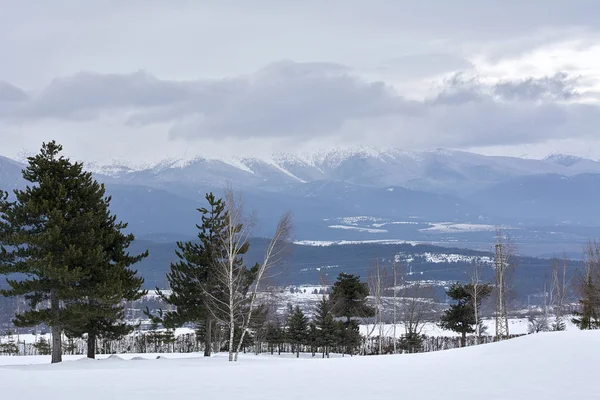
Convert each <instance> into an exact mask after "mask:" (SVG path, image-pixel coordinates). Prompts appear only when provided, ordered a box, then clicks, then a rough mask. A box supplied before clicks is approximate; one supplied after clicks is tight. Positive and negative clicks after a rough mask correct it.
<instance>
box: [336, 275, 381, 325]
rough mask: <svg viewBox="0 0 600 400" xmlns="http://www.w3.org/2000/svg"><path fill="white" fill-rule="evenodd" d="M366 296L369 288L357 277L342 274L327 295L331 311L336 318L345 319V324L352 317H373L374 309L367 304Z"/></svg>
mask: <svg viewBox="0 0 600 400" xmlns="http://www.w3.org/2000/svg"><path fill="white" fill-rule="evenodd" d="M367 296H369V287H368V285H367V284H366V283H364V282H361V281H360V277H359V276H357V275H352V274H346V273H343V272H342V273H340V275H339V276H338V278H337V281H336V282H335V284H334V285H333V290H332V291H331V294H330V295H329V301H330V302H331V311H332V313H333V315H335V316H336V317H346V322H347V323H349V322H350V320H351V319H352V318H354V317H359V318H367V317H373V316H374V315H375V309H374V308H373V307H371V306H369V305H368V304H367Z"/></svg>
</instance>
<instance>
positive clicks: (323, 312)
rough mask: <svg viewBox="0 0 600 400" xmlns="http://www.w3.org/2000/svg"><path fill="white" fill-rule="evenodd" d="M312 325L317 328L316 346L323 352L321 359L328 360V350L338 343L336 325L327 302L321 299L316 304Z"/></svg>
mask: <svg viewBox="0 0 600 400" xmlns="http://www.w3.org/2000/svg"><path fill="white" fill-rule="evenodd" d="M314 323H315V326H316V328H317V344H318V346H320V347H321V348H322V350H323V358H325V356H327V358H329V351H330V349H331V348H332V347H333V346H335V344H336V343H337V342H338V341H339V338H338V337H337V330H336V323H335V320H334V318H333V314H332V313H331V305H330V303H329V301H328V300H327V299H326V298H325V297H323V298H322V299H321V301H320V302H319V303H318V304H317V308H316V310H315V316H314Z"/></svg>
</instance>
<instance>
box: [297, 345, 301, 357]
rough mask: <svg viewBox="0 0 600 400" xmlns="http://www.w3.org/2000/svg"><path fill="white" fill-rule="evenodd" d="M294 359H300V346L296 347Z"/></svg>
mask: <svg viewBox="0 0 600 400" xmlns="http://www.w3.org/2000/svg"><path fill="white" fill-rule="evenodd" d="M296 358H300V346H298V347H296Z"/></svg>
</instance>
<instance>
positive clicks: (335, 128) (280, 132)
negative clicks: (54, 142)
mask: <svg viewBox="0 0 600 400" xmlns="http://www.w3.org/2000/svg"><path fill="white" fill-rule="evenodd" d="M578 87H579V84H578V78H577V77H572V76H570V75H568V74H566V73H562V72H561V73H556V74H554V75H552V76H546V77H541V78H527V79H522V80H512V81H510V80H501V81H498V82H495V83H484V82H483V81H482V80H481V79H478V78H477V77H466V76H465V75H464V74H455V75H453V76H452V77H450V78H449V79H447V80H446V81H444V83H443V84H442V86H441V87H440V90H439V93H438V94H437V95H435V96H433V97H430V98H426V99H424V100H420V101H417V100H408V99H407V98H405V97H404V96H402V94H400V93H398V91H397V90H396V89H394V88H393V87H391V86H389V85H386V83H385V82H382V81H367V80H365V79H363V78H360V77H357V76H356V75H354V74H353V73H352V71H350V70H349V69H348V68H345V67H342V66H339V65H334V64H322V63H295V62H279V63H274V64H271V65H268V66H267V67H265V68H263V69H261V70H259V71H257V72H256V73H254V74H250V75H247V76H239V77H234V78H230V79H217V80H195V81H172V80H161V79H158V78H156V77H154V76H152V75H150V74H149V73H146V72H136V73H132V74H122V75H119V74H98V73H79V74H76V75H74V76H71V77H66V78H61V79H57V80H55V81H53V82H52V83H51V84H50V85H48V87H46V88H44V89H43V90H41V91H39V92H38V93H34V94H31V95H29V96H27V95H26V94H25V92H23V91H22V90H19V89H18V88H16V87H15V86H13V85H9V84H6V83H4V84H2V85H0V96H1V97H0V98H1V99H2V101H1V102H0V118H1V119H0V121H2V122H4V123H5V124H8V125H10V124H21V125H22V124H25V125H26V124H29V123H34V122H36V123H39V122H40V121H54V122H61V121H62V122H67V123H72V122H74V121H87V122H90V121H98V120H101V119H103V118H109V117H111V116H117V117H119V118H122V120H123V123H124V124H125V125H127V126H130V127H131V128H133V129H138V130H143V129H145V128H148V127H151V126H164V127H166V129H165V132H168V135H169V138H170V139H171V140H175V139H177V140H181V141H185V142H190V143H193V142H197V141H201V140H207V139H208V140H212V141H218V140H224V139H231V140H247V139H272V138H275V139H280V140H281V139H285V140H287V141H288V143H293V142H303V141H306V140H307V139H311V138H312V139H320V138H335V140H338V141H340V142H345V141H347V142H350V143H360V142H368V141H371V142H373V143H374V144H378V145H388V146H400V147H411V148H412V147H418V148H423V147H465V146H487V145H513V144H521V143H535V142H538V141H543V140H548V139H565V138H574V137H580V138H585V137H589V136H592V135H594V134H595V133H596V129H595V127H596V126H598V123H600V108H599V107H598V105H597V104H586V103H583V102H581V101H580V100H581V99H582V93H580V91H579V89H578Z"/></svg>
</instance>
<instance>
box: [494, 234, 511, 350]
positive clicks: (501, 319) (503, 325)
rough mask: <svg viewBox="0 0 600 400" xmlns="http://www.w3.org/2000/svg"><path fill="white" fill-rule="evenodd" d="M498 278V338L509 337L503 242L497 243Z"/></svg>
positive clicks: (495, 265) (496, 274)
mask: <svg viewBox="0 0 600 400" xmlns="http://www.w3.org/2000/svg"><path fill="white" fill-rule="evenodd" d="M494 267H495V278H496V291H497V295H496V340H497V341H500V340H502V339H507V338H508V310H507V309H506V281H505V271H506V263H505V262H504V255H503V251H502V243H496V259H495V262H494Z"/></svg>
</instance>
